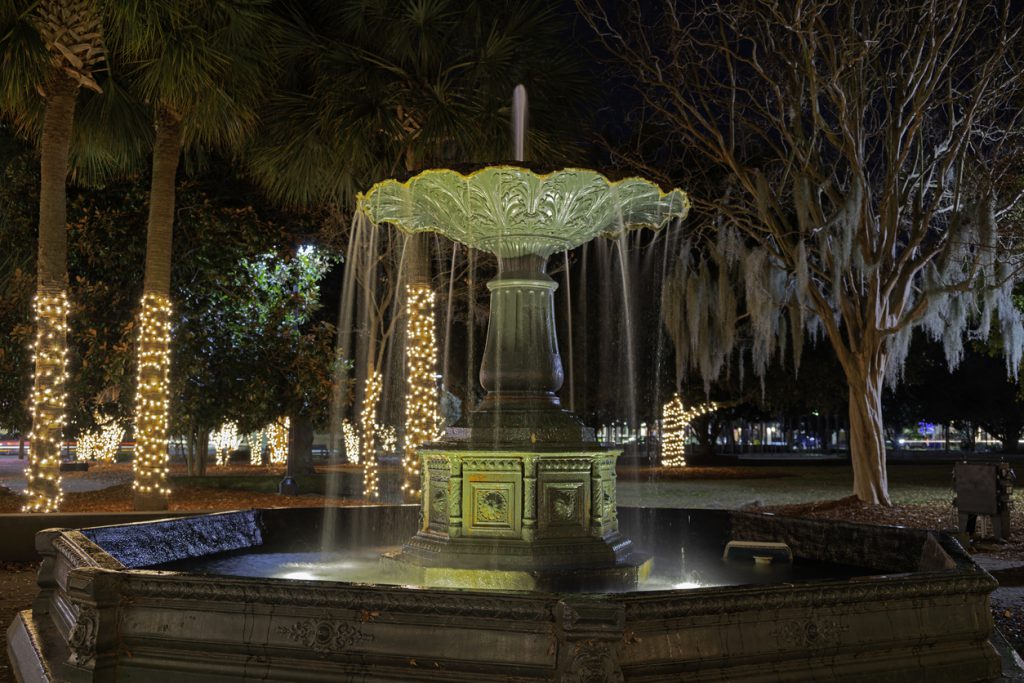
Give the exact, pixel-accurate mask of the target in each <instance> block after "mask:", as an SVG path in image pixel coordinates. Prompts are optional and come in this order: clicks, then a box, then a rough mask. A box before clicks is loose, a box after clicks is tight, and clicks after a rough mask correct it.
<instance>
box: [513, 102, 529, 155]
mask: <svg viewBox="0 0 1024 683" xmlns="http://www.w3.org/2000/svg"><path fill="white" fill-rule="evenodd" d="M526 108H527V102H526V87H525V86H524V85H523V84H522V83H520V84H519V85H517V86H516V87H515V89H514V90H513V91H512V152H513V158H514V159H515V160H516V161H525V160H526Z"/></svg>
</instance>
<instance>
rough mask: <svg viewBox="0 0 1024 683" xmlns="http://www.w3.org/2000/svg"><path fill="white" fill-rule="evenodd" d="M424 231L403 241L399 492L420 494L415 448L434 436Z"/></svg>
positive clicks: (430, 299)
mask: <svg viewBox="0 0 1024 683" xmlns="http://www.w3.org/2000/svg"><path fill="white" fill-rule="evenodd" d="M427 239H428V238H427V236H426V235H424V234H419V235H411V236H410V237H409V239H408V242H407V245H406V262H407V263H408V284H407V285H406V291H405V312H406V315H405V325H406V329H405V384H406V392H405V450H404V453H403V457H402V470H403V474H402V494H403V496H404V497H405V499H406V500H407V501H415V500H418V499H419V496H420V462H419V454H418V453H417V451H416V449H417V448H418V447H419V446H421V445H422V444H424V443H426V442H428V441H431V440H433V439H434V438H435V437H436V436H437V425H438V413H437V402H438V398H437V381H436V378H435V374H436V372H437V342H436V338H435V334H434V330H435V327H434V326H435V319H434V292H433V290H432V289H431V287H430V245H429V243H428V242H427Z"/></svg>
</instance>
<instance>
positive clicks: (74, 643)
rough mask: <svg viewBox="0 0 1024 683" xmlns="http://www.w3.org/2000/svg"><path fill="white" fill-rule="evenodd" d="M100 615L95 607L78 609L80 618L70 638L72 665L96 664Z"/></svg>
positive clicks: (86, 665)
mask: <svg viewBox="0 0 1024 683" xmlns="http://www.w3.org/2000/svg"><path fill="white" fill-rule="evenodd" d="M99 627H100V615H99V612H97V611H96V608H95V607H90V606H88V605H85V606H82V607H79V608H78V618H77V619H75V625H74V627H73V628H72V629H71V634H70V635H69V636H68V647H69V648H70V650H71V657H70V660H71V663H72V664H74V665H76V666H83V667H90V666H92V665H93V664H95V662H96V637H97V634H98V633H99Z"/></svg>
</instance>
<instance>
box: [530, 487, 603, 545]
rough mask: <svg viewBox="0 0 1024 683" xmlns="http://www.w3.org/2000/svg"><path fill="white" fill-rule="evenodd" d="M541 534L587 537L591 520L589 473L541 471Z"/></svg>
mask: <svg viewBox="0 0 1024 683" xmlns="http://www.w3.org/2000/svg"><path fill="white" fill-rule="evenodd" d="M537 501H538V518H537V528H538V533H539V535H540V536H542V537H548V538H550V537H552V536H586V535H587V533H588V527H589V523H590V474H589V473H588V472H541V473H540V475H539V476H538V477H537Z"/></svg>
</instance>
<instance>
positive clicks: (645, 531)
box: [8, 506, 1000, 683]
mask: <svg viewBox="0 0 1024 683" xmlns="http://www.w3.org/2000/svg"><path fill="white" fill-rule="evenodd" d="M326 514H329V515H334V516H335V519H334V520H332V521H333V523H334V524H333V527H334V528H335V529H336V533H337V538H336V542H335V543H334V544H332V547H333V550H332V551H331V552H330V553H328V554H326V555H325V554H323V553H321V552H320V533H321V528H322V526H323V524H324V515H325V511H324V510H323V509H278V510H255V511H246V512H235V513H223V514H218V515H206V516H199V517H193V518H179V519H173V520H164V521H158V522H145V523H141V524H128V525H120V526H111V527H100V528H94V529H82V530H51V531H45V532H42V533H41V534H40V535H39V537H38V543H37V545H38V548H39V550H40V552H41V553H42V555H43V558H44V560H43V564H42V567H41V569H40V574H39V585H40V594H39V597H38V598H37V600H36V602H35V604H34V605H33V609H32V610H31V611H27V612H23V613H22V614H20V615H19V616H18V617H17V619H16V620H15V622H14V623H13V624H12V626H11V628H10V629H9V631H8V652H9V654H10V656H11V660H12V662H13V665H14V668H15V670H16V671H17V673H18V676H19V680H22V681H36V680H46V681H57V680H71V681H114V680H118V681H153V682H159V681H181V680H189V681H199V682H202V683H207V682H209V683H212V682H214V681H217V682H224V681H239V680H276V681H339V680H341V681H344V680H350V681H392V682H397V681H484V680H497V681H520V682H525V681H552V680H554V681H558V682H564V683H569V682H570V681H571V682H574V683H575V682H577V681H593V682H605V681H612V682H614V681H645V682H646V681H679V680H701V681H730V680H760V681H771V680H848V681H855V680H865V679H866V678H867V677H869V676H870V677H874V678H877V679H879V680H883V681H886V680H891V681H917V680H921V681H924V680H942V681H975V680H988V679H994V678H996V677H998V675H999V672H1000V661H999V658H998V657H997V655H996V653H995V650H994V649H993V646H992V645H991V644H990V642H989V638H990V636H991V635H992V619H991V615H990V612H989V605H988V593H989V592H990V591H991V590H992V589H993V588H994V587H995V585H996V582H995V581H994V579H992V577H991V576H989V575H988V574H987V573H985V572H984V571H983V570H981V569H979V568H978V567H977V566H976V565H974V564H973V563H972V562H971V560H970V558H969V557H968V556H967V555H966V553H965V552H964V551H963V550H962V549H961V547H960V546H959V545H958V544H957V543H956V541H955V540H953V539H952V538H951V537H949V536H947V535H945V534H941V533H930V532H925V531H918V530H910V529H903V528H884V527H883V528H878V527H867V526H860V525H851V524H842V523H832V522H822V521H811V520H800V519H788V518H783V517H775V516H771V515H758V514H748V513H741V512H731V511H724V510H720V511H715V510H673V509H642V508H620V509H619V515H618V516H619V520H620V524H621V528H622V532H623V533H624V534H628V535H629V536H630V537H632V538H633V539H634V540H635V541H636V542H637V544H638V545H641V546H642V547H645V548H651V549H653V552H654V566H655V567H656V569H655V570H654V571H653V573H652V575H651V577H650V581H648V582H647V583H646V584H643V585H642V586H641V587H640V589H639V590H623V591H619V592H600V591H598V592H589V593H579V592H569V591H509V590H507V589H502V590H481V589H475V590H465V589H452V588H445V587H436V586H410V585H389V584H385V583H382V582H381V581H380V579H379V577H378V576H375V575H374V570H373V566H374V562H373V559H372V558H373V555H375V554H376V553H377V551H378V550H381V549H384V548H387V547H390V546H397V545H400V544H401V543H402V542H403V541H404V540H406V539H407V538H408V536H409V534H410V533H412V531H413V530H415V529H416V528H417V525H418V519H417V517H418V509H417V507H416V506H371V507H352V508H339V509H336V510H329V511H327V513H326ZM729 540H747V541H776V542H783V543H786V544H787V545H788V546H789V547H790V548H791V549H792V551H793V555H794V558H795V561H794V564H793V565H792V566H786V565H769V566H768V567H764V566H758V565H757V564H756V563H754V562H752V561H747V562H739V563H733V561H728V562H725V561H723V560H722V552H723V550H724V547H725V544H726V543H727V542H728V541H729Z"/></svg>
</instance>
